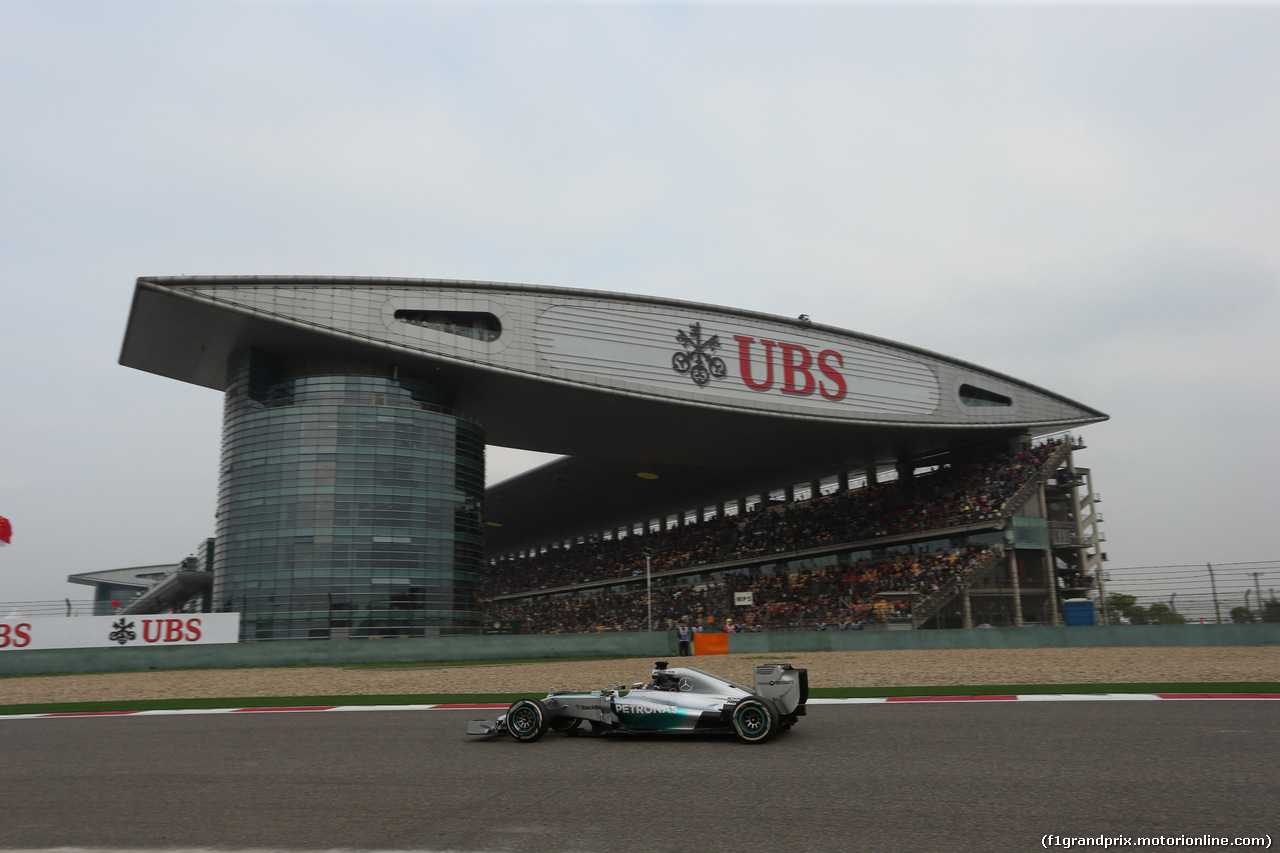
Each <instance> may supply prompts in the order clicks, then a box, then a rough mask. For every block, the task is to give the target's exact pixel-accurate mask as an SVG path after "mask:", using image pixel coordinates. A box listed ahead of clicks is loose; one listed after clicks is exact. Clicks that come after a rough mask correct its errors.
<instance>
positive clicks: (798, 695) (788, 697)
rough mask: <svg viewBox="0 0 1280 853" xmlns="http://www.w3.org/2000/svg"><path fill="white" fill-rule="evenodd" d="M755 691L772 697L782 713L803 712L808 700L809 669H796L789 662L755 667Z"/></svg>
mask: <svg viewBox="0 0 1280 853" xmlns="http://www.w3.org/2000/svg"><path fill="white" fill-rule="evenodd" d="M756 693H757V694H759V695H760V696H764V697H766V698H769V699H772V700H773V702H774V704H775V705H777V706H778V710H779V711H780V712H782V713H783V714H793V713H797V711H796V709H797V708H799V709H801V710H800V711H799V712H798V713H800V714H803V713H804V710H803V708H804V705H805V703H806V702H808V701H809V670H807V669H796V668H795V667H793V666H792V665H791V664H789V663H774V664H768V665H766V666H757V667H756Z"/></svg>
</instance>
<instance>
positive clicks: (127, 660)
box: [0, 623, 1280, 702]
mask: <svg viewBox="0 0 1280 853" xmlns="http://www.w3.org/2000/svg"><path fill="white" fill-rule="evenodd" d="M728 639H729V652H730V653H731V654H740V653H803V652H828V651H858V650H892V649H1014V648H1049V647H1052V648H1064V647H1097V646H1258V645H1280V623H1262V624H1253V625H1235V624H1232V625H1112V626H1105V627H1104V626H1093V627H1076V628H1045V627H1037V628H973V629H960V630H948V631H798V632H778V633H761V634H733V635H730V636H729V638H728ZM676 649H677V646H676V637H675V632H669V633H668V632H661V633H653V634H649V633H605V634H531V635H489V636H477V637H423V638H413V639H399V640H332V641H322V640H285V641H280V642H260V643H238V644H228V645H205V646H180V647H164V648H154V647H153V648H140V647H122V648H114V649H42V650H36V651H6V652H0V675H55V674H69V673H86V672H133V671H145V670H152V669H229V668H236V667H256V666H341V665H343V664H359V663H422V662H430V661H459V660H508V659H523V658H553V657H554V658H559V657H641V658H653V659H655V660H658V659H661V658H667V659H674V658H675V657H676ZM3 694H4V691H3V687H2V686H0V702H3Z"/></svg>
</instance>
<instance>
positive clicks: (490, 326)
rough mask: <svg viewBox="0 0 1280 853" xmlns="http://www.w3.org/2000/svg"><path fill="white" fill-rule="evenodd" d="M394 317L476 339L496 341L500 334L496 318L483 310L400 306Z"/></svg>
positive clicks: (499, 324)
mask: <svg viewBox="0 0 1280 853" xmlns="http://www.w3.org/2000/svg"><path fill="white" fill-rule="evenodd" d="M396 319H397V320H399V321H400V322H401V323H410V324H412V325H414V326H422V327H423V328H426V329H434V330H435V331H437V332H448V333H449V334H451V335H461V336H462V337H464V338H474V339H475V340H477V341H496V340H497V339H498V336H499V335H501V334H502V324H501V323H499V322H498V318H497V317H495V316H493V315H492V314H489V313H487V312H483V311H412V310H409V309H405V308H401V309H400V310H398V311H396Z"/></svg>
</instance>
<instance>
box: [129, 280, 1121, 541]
mask: <svg viewBox="0 0 1280 853" xmlns="http://www.w3.org/2000/svg"><path fill="white" fill-rule="evenodd" d="M406 310H410V311H420V312H422V313H424V315H425V314H426V313H427V312H430V311H440V312H461V313H463V314H465V313H468V312H470V313H472V314H476V315H481V314H483V315H485V316H488V317H492V318H494V319H495V321H496V322H497V323H498V324H499V325H500V326H501V333H500V335H498V336H497V338H496V339H495V340H492V341H481V340H475V339H471V338H467V337H460V336H459V335H458V334H450V333H446V332H442V331H440V330H438V329H434V328H428V327H427V326H429V325H430V324H419V325H409V324H406V323H404V322H400V321H398V318H399V317H400V315H401V314H402V313H403V312H404V311H406ZM701 335H705V336H706V337H700V336H701ZM711 337H714V338H716V339H717V341H718V345H719V347H720V348H719V350H718V354H717V353H715V352H713V350H714V348H710V349H708V346H707V345H708V344H709V339H710V338H711ZM691 338H692V339H693V340H691ZM245 348H255V349H259V350H264V351H267V352H271V353H273V354H275V355H280V356H283V357H289V356H294V355H302V354H316V353H320V354H323V355H324V356H325V357H326V358H327V359H328V360H330V361H331V362H332V363H335V364H336V363H348V364H351V365H359V368H358V369H359V370H360V371H375V372H382V371H385V372H386V374H385V375H391V374H392V372H394V374H395V375H399V376H401V377H404V378H414V379H418V380H421V381H426V382H429V383H431V384H433V385H436V386H438V387H441V388H443V389H446V390H447V391H450V392H451V393H452V394H453V395H454V397H455V400H456V410H457V411H458V413H459V414H461V415H464V416H466V417H468V418H470V419H472V420H474V421H476V422H478V423H479V424H480V425H481V426H482V427H483V428H484V430H485V434H486V440H487V441H488V443H489V444H492V445H499V446H503V447H512V448H521V449H529V450H537V451H543V452H548V453H556V454H563V455H565V456H567V457H572V458H570V459H562V460H558V461H557V462H553V463H551V464H549V465H547V466H543V467H542V468H539V469H537V470H535V471H532V472H529V473H527V474H525V475H522V476H520V477H517V478H513V479H512V480H510V481H508V482H506V483H502V484H498V485H497V486H494V487H493V488H491V489H490V492H489V496H488V503H489V509H488V512H489V515H490V520H491V521H492V522H493V523H495V524H501V525H502V527H501V528H496V527H495V528H491V533H490V538H491V543H493V547H491V551H494V550H497V551H499V552H500V551H501V550H502V548H501V547H500V543H505V544H507V545H511V544H512V543H518V542H520V541H521V540H523V539H525V538H526V537H527V535H529V534H531V533H532V532H534V531H538V532H539V533H540V534H541V538H543V539H544V541H545V539H546V538H548V537H547V535H546V534H547V531H549V530H553V529H555V530H560V531H567V530H568V528H566V527H565V517H566V513H571V514H572V515H573V517H574V519H575V520H576V521H575V523H574V525H571V526H583V527H584V528H590V529H593V530H600V529H608V528H609V527H610V526H612V525H613V524H614V522H615V521H616V523H617V524H618V525H621V524H625V523H628V522H630V521H634V520H638V519H643V518H651V517H656V516H658V515H660V514H661V513H662V512H664V511H665V512H670V511H671V510H672V508H673V507H676V506H687V507H692V506H698V505H708V504H711V503H715V502H717V501H720V500H724V499H725V498H726V497H727V496H733V495H737V496H741V495H747V494H755V493H759V492H761V491H762V490H764V489H768V488H777V487H778V486H780V485H785V484H788V483H801V482H806V481H809V480H812V479H816V478H817V477H820V476H822V475H824V474H831V473H835V472H839V471H850V470H854V471H861V470H865V469H866V468H867V467H868V466H876V465H881V466H883V465H888V464H892V462H893V461H894V460H897V459H902V458H912V459H921V458H925V457H928V456H929V455H931V454H939V453H945V452H948V451H950V450H953V449H955V448H959V447H965V446H971V445H978V444H983V443H987V442H992V441H1000V440H1006V439H1009V438H1011V437H1014V436H1020V435H1028V434H1030V435H1032V436H1036V435H1045V434H1050V433H1055V432H1060V431H1063V430H1066V429H1070V428H1074V427H1078V426H1082V425H1085V424H1089V423H1094V422H1098V421H1102V420H1105V419H1106V417H1107V416H1106V415H1105V414H1103V413H1101V412H1099V411H1097V410H1095V409H1091V408H1089V407H1086V406H1083V405H1081V404H1079V403H1076V402H1074V401H1072V400H1069V399H1067V398H1065V397H1062V396H1061V395H1058V394H1055V393H1053V392H1050V391H1046V390H1045V389H1042V388H1038V387H1036V386H1034V385H1031V384H1029V383H1026V382H1023V381H1020V380H1017V379H1013V378H1012V377H1009V376H1007V375H1005V374H1001V373H997V372H995V371H991V370H988V369H985V368H981V367H978V366H976V365H972V364H969V363H967V362H963V361H960V360H957V359H953V358H949V357H947V356H944V355H941V354H939V353H934V352H930V351H927V350H924V349H920V348H917V347H912V346H908V345H905V344H899V343H895V342H892V341H886V340H883V339H879V338H875V337H873V336H869V335H865V334H861V333H857V332H850V331H848V330H844V329H839V328H836V327H831V326H823V325H819V324H814V323H810V322H808V321H807V320H806V319H804V318H801V319H792V318H785V317H778V316H774V315H767V314H760V313H757V312H749V311H743V310H739V309H732V308H724V307H720V306H711V305H704V304H700V303H694V302H685V301H680V300H671V299H659V298H654V297H642V296H634V295H627V294H616V293H603V292H596V291H585V290H576V289H568V288H550V287H539V286H530V285H520V284H504V283H493V282H466V281H441V280H433V279H391V278H338V277H306V276H215V277H172V278H140V279H138V282H137V288H136V290H135V293H134V300H133V308H132V311H131V312H130V316H129V322H128V328H127V331H126V333H125V339H124V345H123V348H122V351H121V356H120V363H121V364H123V365H126V366H129V367H134V368H137V369H139V370H144V371H148V372H151V373H155V374H158V375H161V376H166V377H169V378H172V379H177V380H179V381H183V382H189V383H193V384H196V385H201V386H204V387H207V388H212V389H217V390H223V389H225V388H226V385H227V365H228V360H229V358H230V356H231V355H232V354H233V353H235V352H237V351H239V350H243V349H245ZM698 352H701V353H702V355H703V357H704V361H703V362H702V363H703V364H704V365H711V364H712V362H713V361H718V362H720V364H719V366H718V368H717V369H718V372H715V370H713V371H712V372H711V373H710V374H707V373H704V374H703V376H701V377H696V371H694V370H690V368H689V366H690V364H691V359H692V360H693V361H696V360H697V358H698V355H697V353H698ZM681 353H683V354H684V357H685V361H684V362H683V363H682V362H681V361H680V358H681V357H682V356H681ZM682 368H683V370H682ZM775 368H776V370H775ZM775 373H776V376H775ZM695 377H696V378H695ZM797 377H799V378H797ZM766 380H769V382H770V383H772V384H769V383H766ZM973 387H978V388H979V389H980V390H981V391H982V392H983V393H984V394H989V396H990V398H991V399H993V400H996V401H1000V400H1004V401H1007V403H1008V405H1005V406H1004V407H1003V408H1002V407H1001V406H1000V405H994V406H981V405H974V400H973V399H972V398H969V399H963V396H962V392H961V391H960V390H958V389H963V388H973ZM824 398H826V399H824ZM640 473H648V474H650V475H656V478H655V477H653V476H651V477H647V478H642V477H638V476H637V475H638V474H640ZM579 522H580V524H578V523H579ZM557 525H558V526H557ZM551 538H554V537H551ZM514 547H520V546H519V545H518V544H517V545H514Z"/></svg>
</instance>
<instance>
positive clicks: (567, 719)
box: [467, 660, 809, 743]
mask: <svg viewBox="0 0 1280 853" xmlns="http://www.w3.org/2000/svg"><path fill="white" fill-rule="evenodd" d="M808 699H809V671H808V670H805V669H795V668H793V667H792V666H791V664H789V663H780V664H769V665H767V666H757V667H756V668H755V689H752V688H750V687H746V686H744V685H741V684H735V683H734V682H732V681H726V680H725V679H723V678H720V677H719V676H715V675H712V674H711V673H709V672H703V671H702V670H700V669H693V668H692V667H677V668H674V669H668V668H667V662H666V661H664V660H660V661H658V662H657V663H655V664H654V669H653V680H652V681H651V682H648V683H645V682H641V683H639V684H636V685H633V686H632V687H631V688H630V689H627V688H626V687H615V688H606V689H603V690H596V691H592V692H588V693H574V692H570V691H559V690H552V691H550V692H549V693H547V697H546V698H545V699H518V700H516V701H515V702H513V703H512V705H511V707H510V708H508V709H507V712H506V713H505V714H503V715H502V716H500V717H498V719H497V720H496V721H490V720H472V721H471V722H470V723H468V724H467V734H469V735H499V734H503V733H506V734H510V735H511V736H512V737H513V738H515V739H516V740H517V741H520V742H522V743H532V742H533V741H535V740H538V739H539V738H541V737H542V736H543V735H544V734H546V733H547V730H548V729H550V730H551V731H556V732H564V733H565V734H569V735H578V734H595V735H602V734H608V733H611V732H628V733H631V732H708V731H720V732H732V733H733V734H734V735H736V736H737V738H738V740H740V741H743V742H744V743H763V742H764V741H766V740H768V739H769V738H771V737H772V736H773V735H775V734H777V733H778V732H781V731H786V730H787V729H790V728H791V727H792V726H793V725H795V724H796V721H797V720H798V719H799V718H800V717H803V716H804V715H805V703H806V702H807V701H808ZM583 723H586V724H587V725H588V726H589V727H590V729H589V730H588V729H585V728H583V727H582V724H583Z"/></svg>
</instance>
